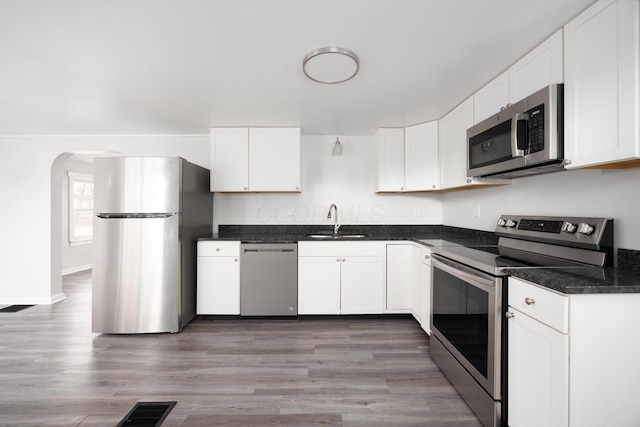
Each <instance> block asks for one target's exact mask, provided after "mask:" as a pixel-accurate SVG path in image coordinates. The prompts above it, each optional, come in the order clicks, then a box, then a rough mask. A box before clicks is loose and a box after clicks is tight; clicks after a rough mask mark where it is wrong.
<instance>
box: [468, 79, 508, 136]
mask: <svg viewBox="0 0 640 427" xmlns="http://www.w3.org/2000/svg"><path fill="white" fill-rule="evenodd" d="M508 103H509V72H508V71H505V72H504V73H502V74H500V75H499V76H498V77H496V78H495V79H493V80H492V81H491V82H489V83H488V84H486V85H485V86H484V87H483V88H482V89H480V90H479V91H477V92H476V93H474V94H473V117H474V120H473V123H474V124H476V123H480V122H481V121H482V120H484V119H486V118H487V117H490V116H492V115H494V114H496V113H497V112H498V111H500V109H501V108H504V107H505V106H506V105H507V104H508Z"/></svg>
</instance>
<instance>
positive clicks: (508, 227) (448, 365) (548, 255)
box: [430, 215, 613, 427]
mask: <svg viewBox="0 0 640 427" xmlns="http://www.w3.org/2000/svg"><path fill="white" fill-rule="evenodd" d="M495 232H496V234H497V235H498V236H499V241H498V244H497V246H483V247H465V246H456V245H454V246H440V247H434V248H433V249H432V254H431V281H432V288H431V319H430V322H431V331H432V335H431V338H432V339H431V344H430V349H431V355H432V357H433V359H434V361H435V362H436V364H437V365H438V366H439V367H440V368H441V369H442V371H443V372H444V373H445V375H446V376H447V377H448V378H449V380H450V381H451V383H452V384H453V385H454V387H455V388H456V389H457V390H458V392H459V393H460V395H461V396H462V397H463V398H464V399H465V401H466V402H467V404H468V405H469V407H470V408H471V409H472V410H473V411H474V412H475V413H476V415H477V416H478V419H479V420H480V421H481V422H482V423H483V425H485V426H487V427H499V426H506V425H507V423H506V420H507V412H508V402H507V390H506V384H507V378H506V372H507V367H506V362H507V355H506V349H507V345H506V344H507V342H506V340H507V331H506V323H507V322H503V313H505V312H506V304H507V294H508V292H509V289H508V288H509V287H508V276H507V274H506V272H505V270H506V269H513V268H594V267H604V266H611V265H613V220H612V219H607V218H583V217H566V218H565V217H547V216H516V215H502V216H501V217H500V219H498V223H497V226H496V230H495Z"/></svg>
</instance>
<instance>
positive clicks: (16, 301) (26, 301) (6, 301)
mask: <svg viewBox="0 0 640 427" xmlns="http://www.w3.org/2000/svg"><path fill="white" fill-rule="evenodd" d="M65 299H67V296H66V295H65V294H64V293H62V292H60V293H59V294H56V295H52V296H51V297H48V298H0V306H1V305H53V304H55V303H58V302H60V301H63V300H65Z"/></svg>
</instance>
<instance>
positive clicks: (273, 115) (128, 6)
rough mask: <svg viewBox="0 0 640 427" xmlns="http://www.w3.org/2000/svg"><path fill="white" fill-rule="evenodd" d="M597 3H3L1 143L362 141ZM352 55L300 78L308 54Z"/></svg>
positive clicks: (440, 104) (482, 79) (450, 100)
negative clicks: (71, 137)
mask: <svg viewBox="0 0 640 427" xmlns="http://www.w3.org/2000/svg"><path fill="white" fill-rule="evenodd" d="M593 2H594V0H535V1H531V0H56V1H53V0H0V134H4V135H19V134H32V135H42V134H47V135H52V134H185V133H186V134H206V133H208V128H209V127H210V126H301V127H302V132H303V133H305V134H316V135H334V134H335V135H370V134H373V133H374V132H375V130H376V129H377V128H378V127H396V126H407V125H412V124H416V123H421V122H425V121H429V120H433V119H437V118H439V117H441V116H442V115H443V114H444V113H446V112H447V111H449V110H450V109H451V108H453V107H454V106H455V105H457V104H458V103H459V102H460V101H462V100H464V99H465V98H466V97H468V96H469V95H471V94H472V93H473V92H474V91H475V90H476V89H478V88H479V87H480V86H482V85H483V84H484V83H486V82H488V81H489V80H491V79H492V78H493V77H495V76H496V75H498V74H499V73H500V72H502V71H503V70H505V69H506V68H507V67H508V66H509V65H510V64H512V63H513V62H514V61H516V60H517V59H518V58H520V57H522V56H523V55H524V54H525V53H526V52H527V51H529V50H530V49H531V48H533V47H534V46H535V45H536V44H538V43H539V42H541V41H542V40H544V39H545V38H547V37H548V36H550V35H551V34H552V33H553V32H554V31H555V30H557V29H558V28H560V27H561V26H562V25H563V24H565V23H566V22H567V21H568V20H570V19H571V18H572V17H573V16H575V15H577V14H578V13H579V12H581V11H582V10H584V9H585V8H586V7H587V6H588V5H590V4H591V3H593ZM326 46H339V47H344V48H346V49H349V50H352V51H354V52H355V53H356V54H357V55H358V56H359V58H360V72H359V74H358V75H357V76H356V77H355V78H354V79H353V80H350V81H348V82H346V83H342V84H337V85H323V84H319V83H315V82H312V81H310V80H308V79H307V78H305V77H304V74H303V72H302V67H301V65H302V60H303V58H304V56H305V55H306V54H307V53H308V52H310V51H311V50H314V49H317V48H320V47H326Z"/></svg>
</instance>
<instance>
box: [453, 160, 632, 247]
mask: <svg viewBox="0 0 640 427" xmlns="http://www.w3.org/2000/svg"><path fill="white" fill-rule="evenodd" d="M639 190H640V169H625V170H575V171H565V172H555V173H550V174H545V175H537V176H531V177H523V178H518V179H514V180H512V183H511V185H509V186H503V187H493V188H483V189H477V190H470V191H459V192H452V193H446V194H445V195H444V198H443V206H444V207H443V220H444V224H445V225H452V226H458V227H467V228H475V229H479V230H487V231H493V230H495V223H496V220H497V219H498V217H499V216H500V215H501V214H520V215H529V214H532V215H547V216H562V215H567V216H593V217H607V218H614V220H615V222H614V242H615V247H616V248H625V249H635V250H640V221H638V219H639V218H640V196H638V194H640V192H639ZM477 205H479V206H480V217H479V218H477V217H475V216H474V210H475V208H476V206H477Z"/></svg>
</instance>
